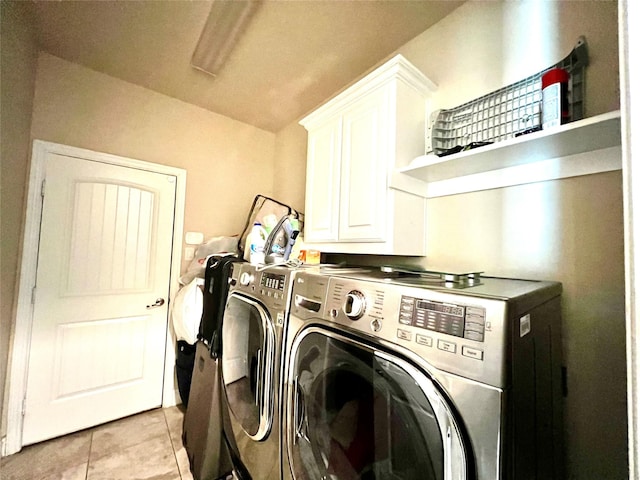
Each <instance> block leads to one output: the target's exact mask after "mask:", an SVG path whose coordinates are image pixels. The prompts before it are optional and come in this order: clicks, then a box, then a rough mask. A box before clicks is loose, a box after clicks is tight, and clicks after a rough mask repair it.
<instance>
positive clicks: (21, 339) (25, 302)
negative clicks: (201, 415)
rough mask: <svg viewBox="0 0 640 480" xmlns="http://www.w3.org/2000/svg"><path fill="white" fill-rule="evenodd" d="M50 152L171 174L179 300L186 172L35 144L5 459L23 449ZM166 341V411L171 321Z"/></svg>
mask: <svg viewBox="0 0 640 480" xmlns="http://www.w3.org/2000/svg"><path fill="white" fill-rule="evenodd" d="M51 153H52V154H59V155H65V156H70V157H77V158H82V159H88V160H93V161H97V162H102V163H106V164H111V165H118V166H123V167H130V168H137V169H140V170H146V171H150V172H155V173H160V174H165V175H173V176H175V177H176V199H175V200H176V204H175V221H174V228H173V247H172V252H171V277H170V286H169V298H170V299H171V300H173V298H175V294H176V292H177V291H178V288H179V282H178V279H179V277H180V266H181V254H182V235H183V229H184V207H185V194H186V186H187V172H186V171H185V170H183V169H181V168H176V167H170V166H166V165H159V164H155V163H150V162H145V161H142V160H134V159H131V158H126V157H119V156H117V155H111V154H107V153H100V152H94V151H92V150H86V149H82V148H76V147H70V146H67V145H61V144H57V143H52V142H45V141H42V140H34V141H33V149H32V154H31V167H30V172H29V184H28V192H27V203H26V218H25V228H24V237H23V243H22V257H21V261H20V274H19V275H20V278H19V284H18V299H17V300H18V302H17V312H16V323H15V331H14V336H13V346H12V349H11V357H10V366H9V378H8V381H9V391H8V405H7V437H6V441H5V442H4V445H3V449H2V450H3V451H2V456H5V455H11V454H12V453H16V452H18V451H20V449H21V448H22V419H23V401H24V398H25V393H26V388H27V370H28V359H29V346H30V342H31V328H32V321H33V304H32V303H31V297H32V291H33V287H34V286H35V283H36V270H37V260H38V245H39V241H40V219H41V215H42V195H41V192H42V181H43V180H44V172H45V159H46V158H47V155H48V154H51ZM166 338H167V342H166V349H165V350H166V353H165V366H164V383H163V385H164V386H163V391H162V406H163V407H169V406H173V405H175V404H176V403H177V394H176V389H175V386H174V385H175V381H174V378H175V349H174V345H175V336H174V334H173V329H172V328H171V326H170V322H169V321H167V337H166Z"/></svg>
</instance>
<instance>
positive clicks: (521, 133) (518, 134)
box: [516, 125, 542, 137]
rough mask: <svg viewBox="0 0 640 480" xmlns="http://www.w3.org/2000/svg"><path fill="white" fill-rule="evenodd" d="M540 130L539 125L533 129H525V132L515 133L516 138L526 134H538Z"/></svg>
mask: <svg viewBox="0 0 640 480" xmlns="http://www.w3.org/2000/svg"><path fill="white" fill-rule="evenodd" d="M540 130H542V126H540V125H538V126H537V127H533V128H527V129H526V130H523V131H521V132H518V133H516V137H519V136H521V135H526V134H527V133H533V132H539V131H540Z"/></svg>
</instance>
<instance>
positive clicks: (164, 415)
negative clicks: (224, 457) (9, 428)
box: [0, 405, 193, 480]
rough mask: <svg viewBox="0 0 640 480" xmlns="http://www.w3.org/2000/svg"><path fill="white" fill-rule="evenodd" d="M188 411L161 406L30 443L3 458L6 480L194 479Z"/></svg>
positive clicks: (2, 473)
mask: <svg viewBox="0 0 640 480" xmlns="http://www.w3.org/2000/svg"><path fill="white" fill-rule="evenodd" d="M183 417H184V408H183V407H182V406H181V405H180V406H177V407H170V408H159V409H155V410H150V411H148V412H144V413H140V414H138V415H134V416H131V417H127V418H123V419H121V420H116V421H114V422H111V423H107V424H104V425H100V426H98V427H95V428H92V429H88V430H83V431H81V432H77V433H72V434H70V435H66V436H64V437H59V438H55V439H52V440H48V441H46V442H42V443H38V444H35V445H30V446H28V447H25V448H23V449H22V451H21V452H19V453H16V454H15V455H11V456H9V457H5V458H3V459H2V463H1V467H0V478H2V480H18V479H19V480H30V479H33V480H36V479H37V480H54V479H56V480H57V479H60V480H62V479H64V480H116V479H118V480H120V479H121V480H129V479H131V480H134V479H153V480H187V479H189V480H192V479H193V476H192V475H191V472H190V471H189V460H188V458H187V452H186V450H185V448H184V446H183V445H182V420H183Z"/></svg>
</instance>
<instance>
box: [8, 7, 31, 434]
mask: <svg viewBox="0 0 640 480" xmlns="http://www.w3.org/2000/svg"><path fill="white" fill-rule="evenodd" d="M0 6H1V7H0V8H1V11H0V18H1V21H2V27H0V32H1V35H2V40H1V41H2V49H1V57H2V67H1V68H2V96H1V98H0V102H1V104H2V108H0V112H2V121H1V127H0V128H1V132H2V134H1V138H2V142H0V143H1V155H2V196H1V200H0V201H1V212H2V214H1V217H2V218H1V224H0V225H1V231H2V255H1V257H0V266H1V268H2V280H1V281H0V419H1V422H0V423H1V425H2V428H1V429H0V436H4V434H5V433H6V418H5V412H6V405H5V399H6V398H8V395H7V396H5V395H4V394H5V393H6V392H5V388H4V387H5V378H6V374H7V365H8V355H9V350H10V338H11V331H12V326H13V313H14V295H15V284H16V278H17V270H18V255H19V244H20V236H21V233H22V218H23V205H24V198H25V178H26V175H27V164H28V161H29V152H30V150H31V144H30V143H31V142H30V137H29V130H30V128H31V112H32V109H33V89H34V84H35V78H36V62H37V58H38V49H37V46H36V41H35V36H34V33H33V29H32V28H31V16H30V11H29V9H28V7H29V5H28V4H27V3H26V2H13V1H7V0H3V1H2V2H0Z"/></svg>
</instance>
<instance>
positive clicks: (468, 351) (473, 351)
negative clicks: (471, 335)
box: [462, 345, 484, 360]
mask: <svg viewBox="0 0 640 480" xmlns="http://www.w3.org/2000/svg"><path fill="white" fill-rule="evenodd" d="M462 355H464V356H465V357H469V358H475V359H476V360H482V359H483V357H484V352H483V351H482V350H478V349H477V348H471V347H467V346H466V345H463V346H462Z"/></svg>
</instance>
